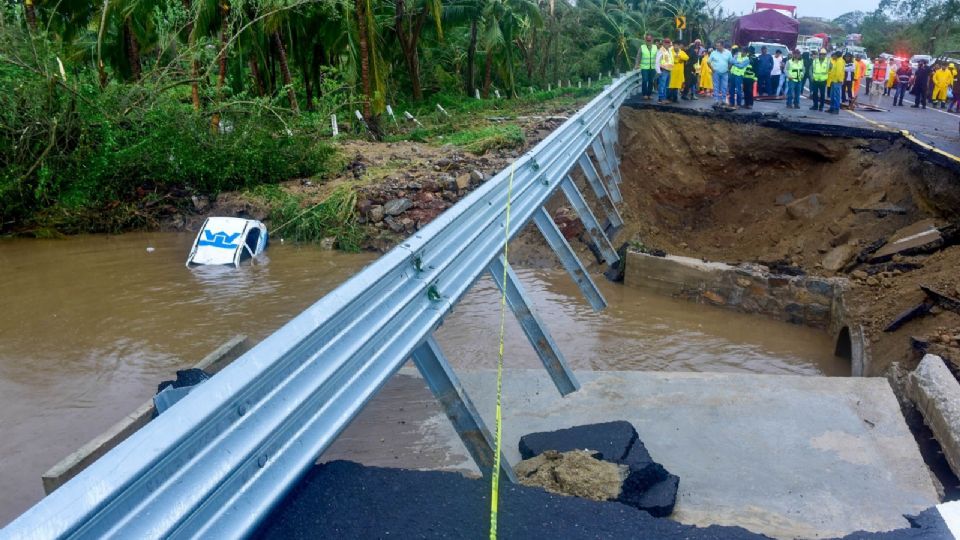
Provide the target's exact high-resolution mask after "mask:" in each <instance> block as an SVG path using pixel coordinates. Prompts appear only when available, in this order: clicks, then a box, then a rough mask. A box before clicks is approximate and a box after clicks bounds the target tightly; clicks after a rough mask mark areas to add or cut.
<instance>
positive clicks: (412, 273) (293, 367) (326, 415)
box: [3, 72, 638, 539]
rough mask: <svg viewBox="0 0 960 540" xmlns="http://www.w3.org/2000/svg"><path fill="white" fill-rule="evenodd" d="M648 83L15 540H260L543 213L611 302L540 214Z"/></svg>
mask: <svg viewBox="0 0 960 540" xmlns="http://www.w3.org/2000/svg"><path fill="white" fill-rule="evenodd" d="M637 84H638V79H637V74H636V73H635V72H634V73H631V74H629V75H628V76H626V77H623V78H620V79H617V80H615V81H613V82H612V83H611V85H610V86H609V88H607V89H606V90H605V91H604V92H603V93H602V94H600V95H599V96H597V97H596V98H594V99H593V100H592V101H591V102H590V103H588V104H587V105H586V106H585V107H584V108H583V109H581V110H580V111H578V112H577V113H576V114H574V115H573V116H572V117H571V118H570V120H568V121H567V122H565V123H564V124H563V125H561V126H560V127H558V128H557V129H556V130H554V132H553V133H551V134H550V135H549V136H547V137H546V138H545V139H544V140H543V141H541V142H540V143H539V144H538V145H537V146H535V147H534V148H532V149H531V150H530V151H528V152H527V153H525V154H524V155H523V156H521V157H520V158H518V159H517V160H516V161H515V162H514V164H513V166H512V167H511V168H510V170H505V171H501V172H500V173H498V174H497V175H496V176H495V177H494V178H492V179H491V180H490V181H488V182H486V183H484V184H483V185H482V186H480V187H479V188H477V189H476V190H475V191H474V192H472V193H471V194H470V195H468V196H467V197H465V198H464V199H463V200H461V201H460V202H459V203H458V204H457V205H455V206H454V207H453V208H451V209H449V210H447V211H446V212H444V213H443V214H441V215H440V216H438V217H437V218H436V219H434V220H433V221H432V222H431V223H430V224H428V225H427V226H426V227H424V228H423V229H421V230H420V231H418V232H416V233H414V234H413V235H412V236H411V237H410V238H408V239H407V240H406V241H405V242H404V243H403V244H401V245H400V246H398V247H396V248H394V249H393V250H391V251H390V252H389V253H387V254H385V255H384V256H383V257H381V258H380V260H379V261H377V262H376V263H375V264H372V265H370V266H368V267H366V268H365V269H364V270H362V271H361V272H360V273H358V274H356V275H355V276H353V277H352V278H350V279H349V280H348V281H346V282H345V283H344V284H342V285H341V286H339V287H337V289H335V290H334V291H332V292H331V293H330V294H328V295H326V296H325V297H324V298H322V299H321V300H319V301H318V302H316V303H315V304H314V305H312V306H310V307H309V308H307V309H306V310H305V311H304V312H303V313H301V314H300V315H298V316H297V317H295V318H294V319H293V320H291V321H290V322H288V323H287V324H285V325H284V326H283V327H281V328H280V329H279V330H277V331H276V332H275V333H274V334H272V335H270V336H269V337H267V338H266V339H264V340H263V341H261V342H260V343H259V344H258V345H256V346H255V347H254V348H252V349H251V350H250V351H248V352H247V353H245V354H244V355H243V356H241V357H240V358H238V359H237V360H235V361H234V362H233V363H232V364H231V365H229V366H227V367H226V368H225V369H223V371H221V372H220V373H218V374H217V375H216V376H214V377H213V378H211V379H210V380H208V381H205V382H204V383H203V384H202V385H201V386H200V387H199V388H197V389H196V390H195V391H193V392H191V393H190V394H189V395H187V396H186V397H184V398H183V399H182V400H180V401H179V402H177V404H175V405H174V406H173V407H171V408H170V409H169V410H168V411H166V412H165V413H163V414H162V415H160V416H158V417H157V418H156V419H154V420H153V421H151V422H150V423H149V424H147V425H146V426H145V427H143V428H142V429H140V430H139V431H137V432H136V433H134V434H133V435H131V436H130V437H129V438H127V439H126V440H125V441H123V442H122V443H120V444H119V445H117V446H116V447H115V448H114V449H113V450H111V451H110V452H108V453H107V454H106V455H104V456H103V457H102V458H100V459H99V460H97V461H96V462H94V463H93V464H91V465H90V466H89V467H88V468H87V469H86V470H84V471H83V472H81V473H80V474H78V475H77V476H76V477H74V478H73V479H72V480H70V481H69V482H67V483H66V484H64V485H63V486H62V487H61V488H60V489H58V490H56V491H55V492H53V493H52V494H50V495H49V496H47V497H46V498H45V499H43V500H41V501H40V502H39V503H37V504H36V505H35V506H34V507H33V508H31V509H30V510H28V511H27V512H25V513H24V514H23V515H21V516H20V517H19V518H17V519H16V520H14V521H13V522H12V523H10V524H9V525H8V526H7V527H6V528H5V529H4V530H3V536H4V537H6V538H81V537H97V538H102V537H116V538H137V539H145V538H160V537H164V538H188V537H190V538H192V537H198V538H239V537H243V536H246V535H248V534H250V533H251V532H252V531H254V530H255V529H256V527H257V525H258V524H259V523H260V521H261V520H262V519H263V518H264V517H265V516H266V515H268V514H269V512H270V511H271V509H272V508H273V506H274V505H275V504H276V503H277V502H278V501H280V500H281V499H282V498H283V496H284V495H285V494H286V493H287V492H288V490H289V489H291V487H292V486H293V485H294V484H295V483H296V482H297V481H298V479H299V478H300V477H301V476H302V475H303V474H304V473H305V472H306V471H307V470H309V469H310V468H311V467H312V466H313V465H314V463H315V462H316V460H317V458H318V456H320V455H321V454H322V453H323V451H324V450H325V449H326V448H327V447H328V446H329V445H330V444H331V443H332V442H333V440H334V439H335V438H336V437H337V436H338V435H339V434H340V433H341V431H342V430H343V429H345V428H346V426H347V425H348V424H349V423H350V421H351V420H352V419H353V418H354V417H356V415H357V414H358V413H359V412H360V410H361V409H362V408H363V406H364V405H365V404H366V403H367V402H368V401H369V400H370V399H371V398H372V397H373V395H374V394H376V393H377V392H378V391H379V389H380V388H381V387H382V386H383V385H384V384H385V383H386V381H387V379H389V378H390V377H391V376H392V375H393V374H394V373H396V371H397V370H398V369H399V368H400V366H401V365H403V363H404V362H406V360H407V359H408V358H410V356H411V354H412V353H413V351H414V350H415V349H416V348H417V347H418V346H420V345H421V344H422V343H423V342H424V340H426V339H427V338H428V337H429V336H430V335H431V334H432V332H433V331H434V330H435V329H436V328H437V327H438V326H439V325H440V324H441V322H442V321H443V319H444V317H445V316H446V315H447V314H448V313H449V312H450V311H451V309H452V308H453V306H454V305H455V304H456V303H457V302H458V301H459V300H460V299H461V298H462V297H463V295H464V294H466V292H467V290H468V289H469V288H470V286H471V285H472V284H473V283H474V282H475V281H476V280H477V278H478V277H479V276H480V274H481V273H482V272H484V271H485V270H486V269H487V267H488V266H489V265H490V263H491V262H492V261H493V260H494V259H495V258H496V257H497V256H499V255H500V253H502V251H503V247H504V243H505V242H506V241H508V240H509V239H508V238H506V237H505V235H504V226H505V221H506V206H507V198H508V192H509V191H511V190H510V189H508V184H509V183H510V177H511V175H513V181H512V184H513V187H512V195H511V196H510V197H511V221H512V222H513V223H514V226H513V227H512V228H511V231H510V238H511V239H512V238H514V237H516V236H517V235H518V234H519V232H520V231H521V230H522V228H523V225H524V224H526V223H527V222H528V221H529V220H530V219H533V218H534V217H535V216H536V218H537V224H538V226H540V229H541V231H543V232H544V234H545V235H546V236H547V238H548V241H549V242H550V244H551V246H553V247H554V248H555V249H556V250H557V251H558V253H559V254H560V256H561V260H562V261H563V262H564V266H566V267H567V268H568V270H571V271H572V273H573V274H574V277H575V279H577V280H578V284H579V285H580V286H581V289H583V290H584V291H585V292H586V293H588V294H587V296H588V299H589V300H590V303H591V305H593V306H594V307H595V308H601V307H603V305H604V304H605V303H604V302H603V299H602V296H600V295H599V291H596V287H595V285H593V283H592V281H590V279H589V276H588V275H586V272H585V270H584V269H583V267H582V265H580V263H579V261H577V260H576V257H575V256H574V255H573V252H572V250H570V247H569V245H567V244H566V241H565V240H563V237H562V235H560V233H559V231H558V230H557V229H556V225H555V224H553V221H552V220H551V219H550V216H549V215H547V214H546V212H545V211H544V210H543V205H544V203H546V202H547V200H548V199H549V198H550V197H551V196H552V195H553V194H554V192H555V191H556V189H557V187H558V185H559V182H556V181H553V182H551V181H550V179H557V178H562V177H564V176H565V175H566V174H567V173H568V172H569V170H570V168H571V167H573V166H574V165H575V164H576V162H577V159H578V157H579V156H580V155H581V154H582V153H583V152H584V151H586V149H587V148H588V146H590V145H591V142H594V141H595V140H596V136H595V134H596V133H598V132H600V130H602V129H603V126H604V125H605V124H606V123H607V122H609V120H610V115H611V114H614V113H615V111H616V107H618V106H619V105H620V104H621V103H622V102H623V100H624V99H625V98H626V97H627V96H628V95H630V94H631V93H632V92H633V91H634V89H635V87H636V86H637Z"/></svg>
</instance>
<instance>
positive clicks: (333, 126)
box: [330, 114, 340, 139]
mask: <svg viewBox="0 0 960 540" xmlns="http://www.w3.org/2000/svg"><path fill="white" fill-rule="evenodd" d="M330 128H331V130H332V131H333V138H334V139H336V138H337V135H340V127H339V126H337V115H335V114H331V115H330Z"/></svg>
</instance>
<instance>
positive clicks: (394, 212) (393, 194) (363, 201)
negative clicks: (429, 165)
mask: <svg viewBox="0 0 960 540" xmlns="http://www.w3.org/2000/svg"><path fill="white" fill-rule="evenodd" d="M487 179H488V176H487V175H486V174H484V173H483V172H482V171H480V170H478V169H473V170H471V171H469V172H465V173H461V174H457V175H453V174H448V173H442V174H438V175H436V176H435V177H434V178H430V179H408V180H388V181H385V182H382V183H378V184H376V185H369V186H364V187H362V188H360V189H359V190H358V197H357V213H358V215H359V216H360V218H359V219H360V222H361V223H364V224H367V226H368V227H369V228H370V229H372V230H371V231H370V234H368V236H369V237H370V238H371V239H374V240H380V242H378V243H376V245H374V246H372V247H374V248H376V249H381V250H383V249H387V248H389V247H391V245H392V243H396V242H397V241H399V240H400V239H402V238H404V237H406V236H407V235H409V234H411V233H413V232H414V231H418V230H420V229H421V228H423V227H424V226H425V225H426V224H427V223H430V222H431V221H433V220H434V219H435V218H436V217H437V216H438V215H440V214H441V213H442V212H443V211H445V210H446V209H448V208H450V207H451V206H453V205H454V204H456V203H457V201H459V200H460V199H462V198H463V197H464V196H466V194H467V193H470V192H471V191H473V190H474V189H475V188H476V187H477V186H479V185H481V184H482V183H483V182H484V181H485V180H487ZM383 240H387V242H383ZM391 241H392V242H391Z"/></svg>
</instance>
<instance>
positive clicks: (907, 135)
mask: <svg viewBox="0 0 960 540" xmlns="http://www.w3.org/2000/svg"><path fill="white" fill-rule="evenodd" d="M845 110H846V111H847V112H848V113H850V114H852V115H854V116H856V117H857V118H859V119H861V120H865V121H867V122H869V123H871V124H873V125H875V126H877V127H880V128H883V129H887V130H890V131H896V130H891V129H890V128H888V127H887V126H885V125H883V124H881V123H879V122H875V121H873V120H871V119H869V118H867V117H866V116H863V115H862V114H860V113H858V112H855V111H851V110H849V109H845ZM899 131H900V134H901V135H903V137H904V138H905V139H908V140H909V141H910V142H912V143H913V144H916V145H917V146H920V147H922V148H925V149H927V150H929V151H931V152H935V153H937V154H940V155H942V156H944V157H947V158H949V159H952V160H953V161H956V162H957V163H960V157H958V156H955V155H953V154H951V153H950V152H947V151H946V150H941V149H939V148H937V147H935V146H933V145H931V144H928V143H925V142H923V141H921V140H920V139H918V138H916V137H915V136H914V135H913V134H912V133H910V132H909V131H908V130H906V129H901V130H899Z"/></svg>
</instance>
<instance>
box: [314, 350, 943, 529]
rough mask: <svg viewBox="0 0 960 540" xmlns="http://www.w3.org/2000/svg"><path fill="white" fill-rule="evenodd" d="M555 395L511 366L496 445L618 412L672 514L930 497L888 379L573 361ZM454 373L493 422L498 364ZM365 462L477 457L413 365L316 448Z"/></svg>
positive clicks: (824, 507)
mask: <svg viewBox="0 0 960 540" xmlns="http://www.w3.org/2000/svg"><path fill="white" fill-rule="evenodd" d="M577 377H578V378H579V379H580V381H581V382H582V383H583V388H582V389H581V390H580V391H578V392H575V393H573V394H571V395H570V396H568V397H566V398H561V397H560V396H559V394H558V393H557V391H556V389H555V387H554V386H553V384H552V382H551V381H550V378H549V377H548V376H547V375H546V374H545V373H540V372H536V371H508V372H507V373H506V376H505V379H504V441H505V442H504V449H505V451H506V456H507V457H508V458H509V459H510V460H511V462H513V463H515V462H516V461H517V460H518V459H519V452H518V450H517V443H518V441H519V438H520V436H521V435H523V434H526V433H530V432H535V431H547V430H554V429H559V428H564V427H570V426H574V425H581V424H588V423H594V422H605V421H611V420H627V421H629V422H631V423H632V424H633V425H634V426H636V428H637V431H638V432H639V433H640V437H641V439H642V440H643V441H644V444H646V446H647V448H648V449H649V450H650V453H651V455H652V456H653V458H654V459H656V460H657V461H659V462H661V463H662V464H663V465H664V466H665V467H667V469H668V470H670V471H671V472H673V473H675V474H677V475H679V476H680V492H679V497H678V499H679V500H678V502H677V507H676V511H675V513H674V515H673V518H674V519H676V520H677V521H680V522H682V523H687V524H695V525H701V526H706V525H710V524H721V525H740V526H743V527H745V528H747V529H749V530H751V531H754V532H758V533H762V534H767V535H771V536H774V537H778V538H795V537H803V538H828V537H839V536H844V535H846V534H849V533H852V532H854V531H858V530H866V531H884V530H892V529H897V528H903V527H909V524H908V522H907V520H906V519H905V518H904V517H903V514H917V513H919V512H921V511H922V510H924V509H926V508H929V507H930V506H933V505H935V504H937V503H938V497H937V493H936V490H935V488H934V486H933V482H932V480H931V478H930V474H929V472H928V469H927V467H926V465H925V464H924V463H923V460H922V458H921V457H920V453H919V450H918V449H917V445H916V442H915V440H914V438H913V436H912V435H911V434H910V432H909V430H908V428H907V426H906V424H905V422H904V420H903V417H902V415H901V413H900V409H899V406H898V404H897V400H896V398H895V397H894V395H893V392H892V390H891V389H890V386H889V385H888V383H887V381H886V380H885V379H877V378H826V377H798V376H780V375H743V374H723V373H666V372H578V373H577ZM461 381H462V382H463V384H464V387H465V388H466V389H467V391H468V393H469V394H470V396H471V398H472V399H473V400H474V402H475V403H476V405H477V407H478V409H479V410H480V412H481V415H482V416H483V417H484V420H485V421H486V422H487V425H490V426H492V425H493V411H494V406H493V404H494V399H495V375H494V373H492V372H462V373H461ZM333 459H348V460H352V461H359V462H361V463H364V464H366V465H377V466H388V467H405V468H420V469H445V470H474V471H475V469H474V468H473V465H472V462H471V461H470V459H469V455H468V454H467V452H466V450H465V449H464V448H463V446H462V444H461V443H460V440H459V438H458V437H457V435H456V433H455V432H454V431H453V429H452V428H451V427H450V424H449V422H448V421H447V419H446V418H445V417H444V415H443V413H442V412H441V410H440V409H439V407H437V406H436V405H435V403H434V400H433V398H432V396H431V395H430V393H429V391H428V390H426V388H425V386H424V384H423V381H422V380H421V379H420V378H419V376H418V375H417V374H416V372H415V371H413V370H409V369H404V370H401V373H400V375H399V376H397V377H395V378H394V379H392V380H391V381H390V382H389V383H388V385H387V387H385V388H384V390H383V391H382V392H381V393H380V394H379V395H378V396H377V397H376V398H375V399H374V400H373V401H372V402H371V403H370V404H369V405H368V407H367V408H366V409H365V410H364V411H363V412H362V413H361V416H360V417H358V418H357V420H356V421H355V422H354V423H353V424H352V425H351V426H350V427H349V428H348V429H347V430H346V431H345V432H344V433H343V434H342V435H341V436H340V437H339V439H338V440H337V442H336V443H335V444H334V445H333V446H332V447H331V448H330V449H329V450H328V451H327V452H326V453H325V454H324V455H323V457H322V458H321V461H328V460H333Z"/></svg>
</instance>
